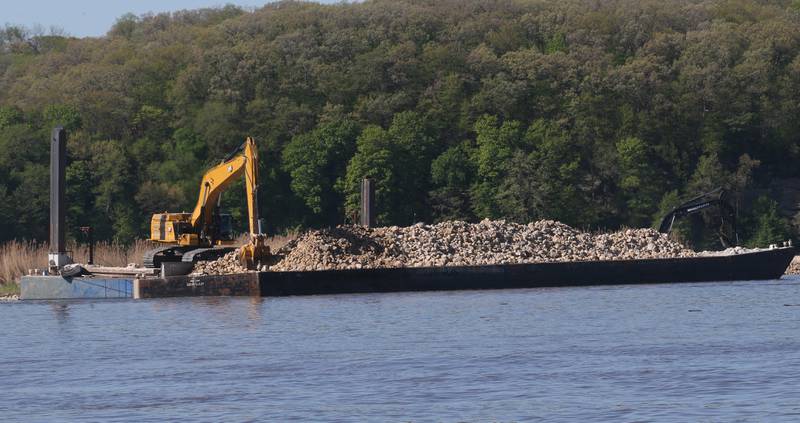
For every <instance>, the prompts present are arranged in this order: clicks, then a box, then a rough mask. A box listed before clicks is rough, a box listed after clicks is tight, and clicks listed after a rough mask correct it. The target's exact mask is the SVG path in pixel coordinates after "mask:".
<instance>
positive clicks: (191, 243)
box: [144, 137, 270, 269]
mask: <svg viewBox="0 0 800 423" xmlns="http://www.w3.org/2000/svg"><path fill="white" fill-rule="evenodd" d="M242 175H244V180H245V186H246V189H247V211H248V223H249V229H250V240H249V242H248V243H247V244H245V245H243V246H241V247H240V254H239V260H240V262H241V264H242V265H244V266H245V267H247V268H248V269H254V268H256V266H257V265H258V264H259V263H262V262H266V260H267V258H268V257H269V255H270V251H269V247H268V246H267V245H266V235H265V234H264V233H263V232H262V229H261V221H260V219H259V215H258V151H257V149H256V144H255V142H254V141H253V139H252V138H250V137H248V138H247V139H246V140H245V142H244V143H243V144H242V145H241V146H240V147H238V148H237V149H236V150H234V151H233V152H232V153H231V154H229V155H228V156H227V157H226V158H225V159H224V160H222V162H221V163H220V164H218V165H216V166H214V167H212V168H211V169H209V170H208V171H207V172H206V173H205V175H203V179H202V181H201V183H200V194H199V197H198V199H197V204H196V205H195V208H194V211H193V212H192V213H169V212H164V213H157V214H154V215H153V217H152V219H151V221H150V240H151V241H153V242H157V243H161V244H165V245H164V246H162V247H158V248H155V249H153V250H150V251H147V252H146V253H145V254H144V265H145V267H151V268H153V267H161V264H162V263H164V262H188V263H194V262H197V261H200V260H216V259H217V258H219V257H222V256H223V255H225V254H227V253H229V252H231V251H234V250H236V248H237V247H236V245H235V243H236V240H235V239H234V237H233V228H232V221H231V215H230V214H223V213H220V207H219V202H220V198H221V195H222V193H223V192H224V191H225V189H226V188H227V187H228V186H229V185H230V184H231V183H232V182H234V181H235V180H236V179H237V178H239V177H240V176H242Z"/></svg>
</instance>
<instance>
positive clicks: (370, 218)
mask: <svg viewBox="0 0 800 423" xmlns="http://www.w3.org/2000/svg"><path fill="white" fill-rule="evenodd" d="M361 226H366V227H368V228H371V227H373V226H375V185H374V184H373V183H372V180H371V179H369V178H364V179H363V180H361Z"/></svg>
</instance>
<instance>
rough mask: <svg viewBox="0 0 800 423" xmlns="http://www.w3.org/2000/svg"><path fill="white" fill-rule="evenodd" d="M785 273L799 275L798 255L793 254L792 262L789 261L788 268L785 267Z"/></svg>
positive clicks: (799, 263)
mask: <svg viewBox="0 0 800 423" xmlns="http://www.w3.org/2000/svg"><path fill="white" fill-rule="evenodd" d="M786 274H787V275H800V256H795V257H794V258H793V259H792V262H791V263H789V268H788V269H786Z"/></svg>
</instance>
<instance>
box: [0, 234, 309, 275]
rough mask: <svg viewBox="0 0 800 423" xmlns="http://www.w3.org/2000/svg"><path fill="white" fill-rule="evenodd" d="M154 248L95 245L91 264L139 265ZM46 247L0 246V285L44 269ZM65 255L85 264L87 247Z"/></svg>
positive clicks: (272, 243) (276, 240)
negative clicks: (144, 256)
mask: <svg viewBox="0 0 800 423" xmlns="http://www.w3.org/2000/svg"><path fill="white" fill-rule="evenodd" d="M297 236H298V232H297V231H290V232H288V233H287V234H285V235H276V236H272V237H270V238H269V239H268V240H267V245H269V247H270V249H271V250H272V251H278V249H279V248H280V247H282V246H283V245H285V244H286V243H287V242H289V241H291V240H293V239H295V238H297ZM246 240H247V238H246V237H241V238H240V239H239V241H240V243H244V242H246ZM154 247H155V245H154V244H153V243H152V242H150V241H147V240H137V241H135V242H133V243H131V244H118V243H115V242H98V243H96V244H95V246H94V264H97V265H101V266H113V267H116V266H127V265H128V264H130V263H135V264H137V265H141V264H142V257H143V255H144V253H145V251H147V250H149V249H151V248H154ZM47 252H48V245H47V243H40V242H35V241H16V240H15V241H9V242H6V243H5V244H2V245H0V284H10V283H17V282H19V278H20V276H22V275H26V274H28V270H31V269H39V270H40V271H42V270H45V269H47ZM67 252H68V253H69V255H70V257H72V259H73V261H75V262H76V263H86V262H87V261H88V260H89V246H88V245H87V244H76V243H74V242H73V243H69V244H68V245H67Z"/></svg>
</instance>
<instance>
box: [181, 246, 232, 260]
mask: <svg viewBox="0 0 800 423" xmlns="http://www.w3.org/2000/svg"><path fill="white" fill-rule="evenodd" d="M234 250H236V247H213V248H196V249H194V250H191V251H187V252H185V253H183V257H182V258H181V261H182V262H184V263H196V262H198V261H209V260H216V259H218V258H220V257H222V256H224V255H225V254H228V253H230V252H231V251H234Z"/></svg>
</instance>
